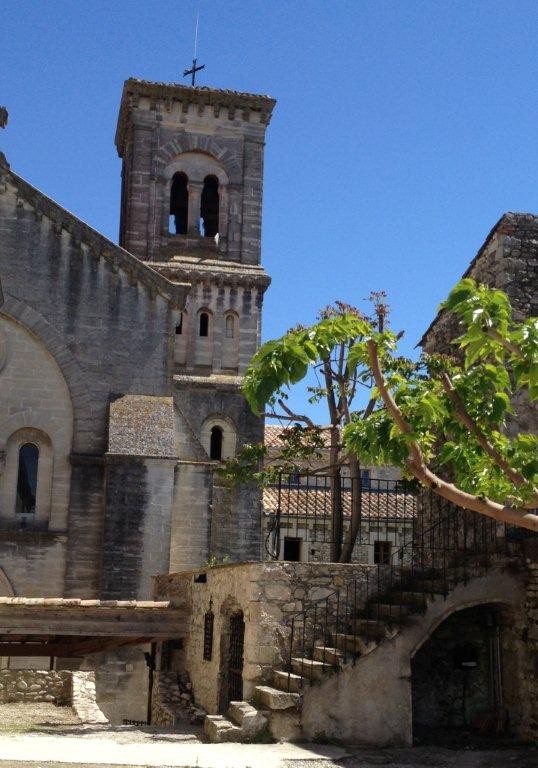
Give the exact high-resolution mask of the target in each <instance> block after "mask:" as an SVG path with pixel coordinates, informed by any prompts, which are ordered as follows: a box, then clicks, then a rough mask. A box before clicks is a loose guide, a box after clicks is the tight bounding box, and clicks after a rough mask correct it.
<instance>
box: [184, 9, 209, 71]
mask: <svg viewBox="0 0 538 768" xmlns="http://www.w3.org/2000/svg"><path fill="white" fill-rule="evenodd" d="M199 21H200V14H199V13H197V14H196V30H195V32H194V57H193V60H192V67H191V69H185V70H184V71H183V77H187V75H192V79H191V85H193V86H194V84H195V81H196V73H197V72H199V71H200V70H201V69H205V64H200V66H199V67H197V66H196V62H197V58H196V53H197V50H198V22H199Z"/></svg>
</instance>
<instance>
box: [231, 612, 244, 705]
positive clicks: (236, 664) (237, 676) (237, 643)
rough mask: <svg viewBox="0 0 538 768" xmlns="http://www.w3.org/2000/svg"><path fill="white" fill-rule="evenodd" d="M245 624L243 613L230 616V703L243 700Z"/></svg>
mask: <svg viewBox="0 0 538 768" xmlns="http://www.w3.org/2000/svg"><path fill="white" fill-rule="evenodd" d="M244 642H245V622H244V621H243V613H242V612H241V613H234V614H233V615H232V616H230V652H229V655H228V703H229V702H230V701H242V700H243V647H244Z"/></svg>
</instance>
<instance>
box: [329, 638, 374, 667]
mask: <svg viewBox="0 0 538 768" xmlns="http://www.w3.org/2000/svg"><path fill="white" fill-rule="evenodd" d="M331 638H332V642H333V643H334V645H335V646H336V648H338V649H339V650H341V651H343V657H344V659H345V657H346V656H347V657H351V656H354V655H355V656H360V655H361V654H363V653H367V652H368V651H370V650H371V647H370V646H372V645H374V646H375V645H377V643H375V642H373V641H371V642H370V643H368V642H367V640H366V638H365V637H360V636H359V635H351V634H345V633H344V632H333V633H332V634H331ZM344 659H343V660H344Z"/></svg>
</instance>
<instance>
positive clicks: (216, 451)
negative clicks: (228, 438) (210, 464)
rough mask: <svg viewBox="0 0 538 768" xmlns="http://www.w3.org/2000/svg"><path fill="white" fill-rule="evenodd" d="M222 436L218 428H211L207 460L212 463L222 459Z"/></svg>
mask: <svg viewBox="0 0 538 768" xmlns="http://www.w3.org/2000/svg"><path fill="white" fill-rule="evenodd" d="M223 438H224V435H223V433H222V429H221V428H220V427H212V429H211V438H210V441H209V458H210V459H213V460H214V461H220V460H221V459H222V442H223Z"/></svg>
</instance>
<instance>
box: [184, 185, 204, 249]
mask: <svg viewBox="0 0 538 768" xmlns="http://www.w3.org/2000/svg"><path fill="white" fill-rule="evenodd" d="M187 188H188V190H189V218H188V233H189V235H193V236H197V235H199V234H200V206H201V204H202V190H203V188H204V185H203V182H201V181H189V184H188V187H187Z"/></svg>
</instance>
